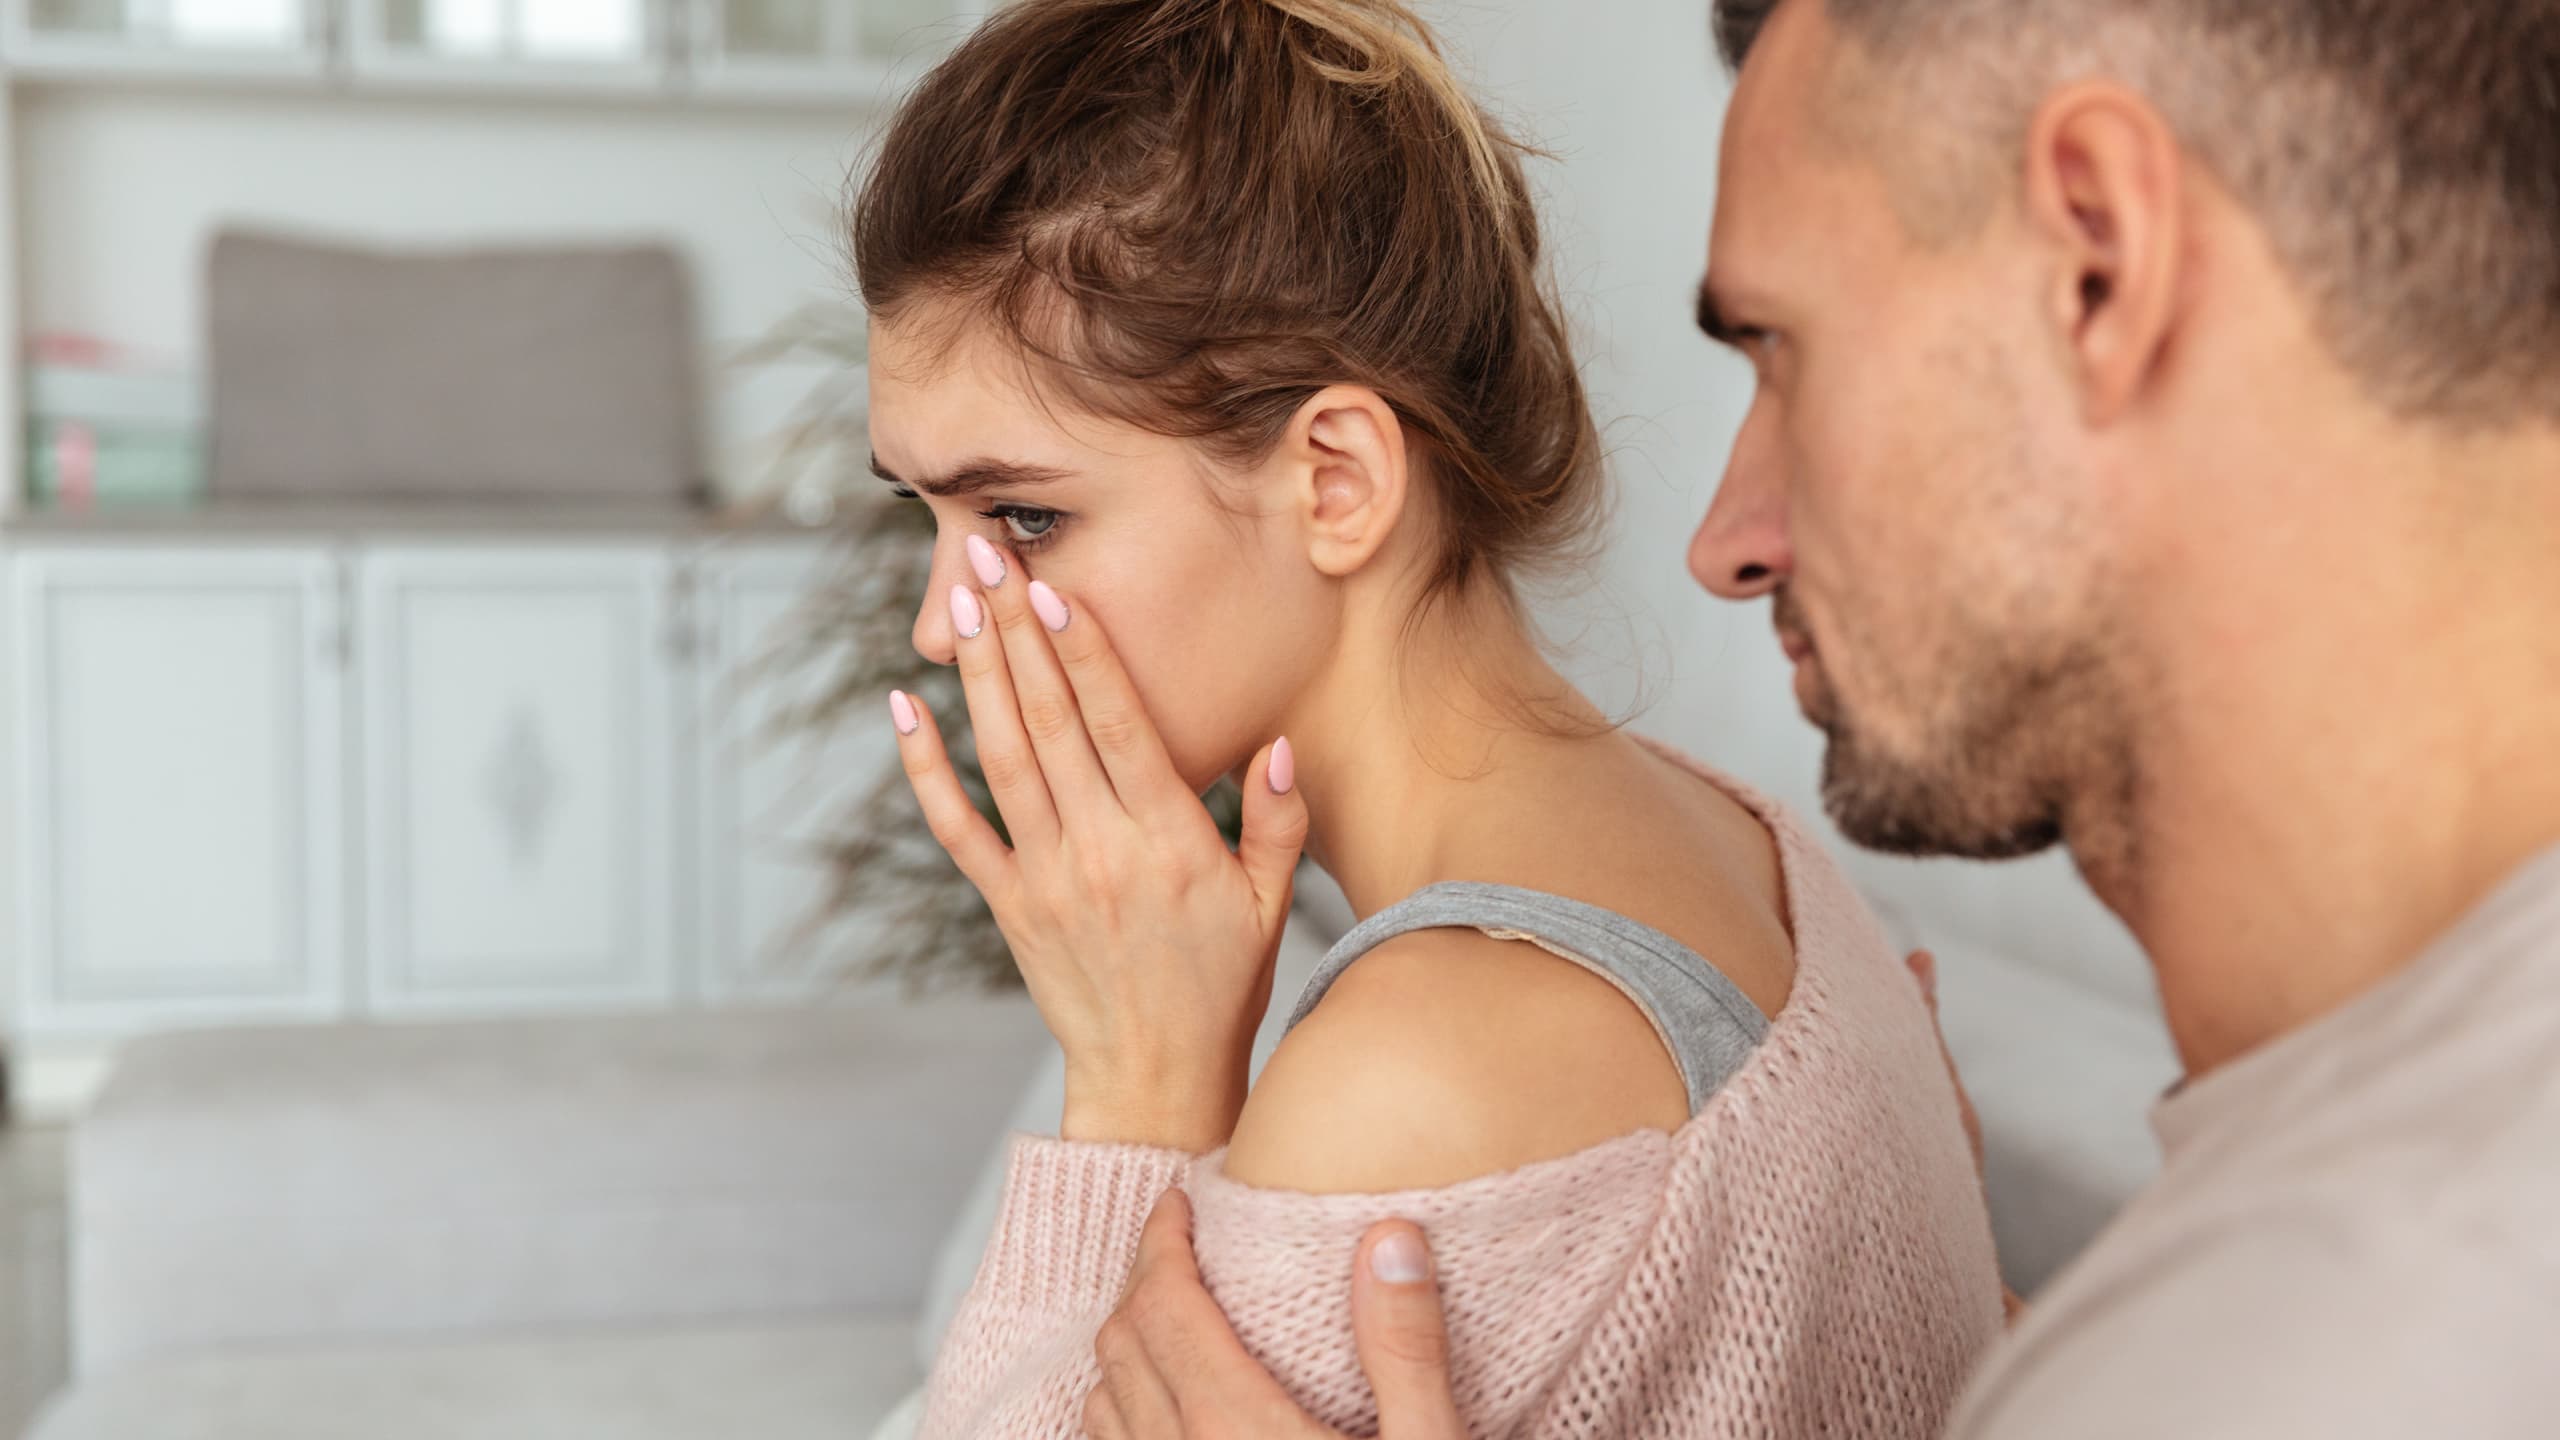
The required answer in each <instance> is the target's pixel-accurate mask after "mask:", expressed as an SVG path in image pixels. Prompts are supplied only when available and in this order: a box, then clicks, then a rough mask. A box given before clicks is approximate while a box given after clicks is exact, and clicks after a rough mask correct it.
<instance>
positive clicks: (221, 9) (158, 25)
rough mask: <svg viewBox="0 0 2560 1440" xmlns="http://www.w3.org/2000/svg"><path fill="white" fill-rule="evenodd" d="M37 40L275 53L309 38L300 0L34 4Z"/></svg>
mask: <svg viewBox="0 0 2560 1440" xmlns="http://www.w3.org/2000/svg"><path fill="white" fill-rule="evenodd" d="M27 18H28V22H29V25H30V28H32V29H33V30H34V31H35V33H37V34H39V35H62V36H81V37H86V38H92V39H115V40H130V41H135V42H138V43H142V44H148V45H154V46H162V45H193V46H204V47H207V48H211V49H241V48H251V49H277V48H281V47H290V46H295V45H300V44H304V43H306V42H307V40H308V39H309V12H308V11H306V10H305V8H304V0H34V4H33V5H32V7H31V8H30V9H29V12H28V16H27Z"/></svg>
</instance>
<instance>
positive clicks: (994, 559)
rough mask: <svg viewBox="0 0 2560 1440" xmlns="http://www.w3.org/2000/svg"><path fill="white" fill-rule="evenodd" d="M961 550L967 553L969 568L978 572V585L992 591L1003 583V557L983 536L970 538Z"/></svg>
mask: <svg viewBox="0 0 2560 1440" xmlns="http://www.w3.org/2000/svg"><path fill="white" fill-rule="evenodd" d="M963 548H965V549H966V550H967V551H968V552H969V568H970V569H972V570H975V571H977V572H978V583H979V584H981V585H984V586H986V587H987V588H988V589H990V590H993V589H994V588H996V587H997V586H999V585H1001V584H1003V583H1004V555H1003V553H1002V552H1000V551H998V550H997V549H996V547H994V546H993V545H990V544H988V543H987V539H986V537H985V536H983V535H972V536H970V537H969V543H968V544H967V545H966V546H964V547H963Z"/></svg>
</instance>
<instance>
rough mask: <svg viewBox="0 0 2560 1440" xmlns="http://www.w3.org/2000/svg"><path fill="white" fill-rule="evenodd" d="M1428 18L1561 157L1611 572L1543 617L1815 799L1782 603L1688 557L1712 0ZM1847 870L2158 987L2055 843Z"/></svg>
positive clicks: (1589, 664)
mask: <svg viewBox="0 0 2560 1440" xmlns="http://www.w3.org/2000/svg"><path fill="white" fill-rule="evenodd" d="M1430 13H1431V14H1432V15H1433V17H1434V18H1435V19H1436V20H1437V21H1438V22H1439V23H1440V24H1441V25H1442V27H1443V28H1444V33H1445V34H1446V36H1447V38H1448V39H1449V40H1450V41H1451V42H1452V45H1453V48H1454V49H1455V50H1456V51H1457V52H1458V53H1459V54H1460V55H1461V57H1462V58H1463V60H1464V61H1465V62H1466V63H1467V64H1468V65H1469V66H1470V67H1471V68H1472V70H1473V71H1474V72H1475V74H1476V75H1477V76H1478V77H1479V79H1480V81H1481V83H1482V85H1483V86H1484V87H1485V90H1486V93H1487V95H1488V97H1489V98H1490V99H1491V100H1492V102H1493V104H1494V105H1495V107H1496V108H1497V109H1498V110H1500V111H1502V112H1504V113H1505V114H1506V115H1507V116H1509V117H1511V118H1513V119H1514V120H1515V121H1516V122H1518V124H1519V127H1520V128H1521V129H1522V130H1523V131H1524V132H1525V138H1528V139H1530V140H1531V141H1532V142H1533V143H1538V144H1541V145H1543V146H1544V147H1546V148H1547V149H1548V150H1550V151H1551V152H1553V153H1554V154H1555V155H1556V156H1557V157H1558V158H1557V160H1556V161H1555V162H1554V163H1545V164H1539V165H1537V166H1536V167H1535V172H1534V173H1535V174H1536V176H1537V178H1538V179H1539V180H1540V182H1541V183H1542V184H1543V185H1544V186H1545V188H1546V190H1547V192H1548V206H1547V219H1548V223H1549V230H1550V234H1551V236H1552V238H1553V240H1554V242H1555V248H1556V252H1557V256H1556V263H1557V268H1558V271H1559V274H1560V275H1561V277H1562V281H1563V288H1564V290H1565V292H1566V295H1567V298H1568V301H1569V303H1571V304H1572V305H1573V306H1574V307H1575V309H1576V311H1577V315H1576V319H1577V321H1578V325H1579V334H1580V338H1581V340H1582V344H1583V356H1584V361H1585V367H1586V375H1587V377H1588V379H1589V381H1590V384H1591V386H1592V389H1593V392H1594V395H1595V399H1596V401H1597V404H1598V407H1599V410H1600V416H1601V423H1602V427H1603V434H1604V437H1605V438H1606V439H1607V440H1608V441H1609V443H1610V447H1611V450H1612V458H1613V470H1614V475H1615V481H1616V484H1617V486H1618V491H1619V495H1620V513H1619V515H1618V518H1617V521H1616V524H1615V526H1614V529H1613V531H1612V535H1611V542H1610V549H1609V552H1608V558H1607V561H1606V563H1605V564H1604V566H1603V567H1602V576H1601V583H1600V585H1599V586H1597V587H1596V588H1594V589H1593V590H1591V591H1589V592H1587V593H1585V594H1582V595H1579V596H1575V597H1569V598H1565V599H1561V600H1559V601H1557V602H1555V603H1553V604H1551V605H1550V606H1549V607H1548V615H1549V618H1550V625H1551V627H1552V628H1553V629H1554V631H1555V633H1556V634H1557V635H1558V636H1559V638H1561V639H1564V640H1566V641H1569V642H1570V641H1574V640H1577V639H1578V640H1580V641H1582V642H1583V645H1582V649H1583V653H1582V655H1581V657H1580V658H1579V660H1578V661H1577V666H1578V669H1579V672H1580V675H1581V678H1583V680H1584V681H1585V683H1586V684H1588V685H1590V686H1591V687H1592V688H1593V689H1594V690H1595V691H1596V692H1597V693H1599V694H1600V695H1602V696H1603V697H1605V698H1607V699H1608V700H1610V701H1611V702H1613V703H1614V704H1616V705H1618V706H1619V707H1620V708H1621V710H1622V711H1624V710H1625V709H1627V708H1630V707H1632V706H1633V705H1634V703H1635V702H1636V701H1637V700H1638V699H1640V698H1649V699H1650V700H1651V703H1650V704H1649V705H1648V706H1646V707H1645V708H1644V709H1643V710H1642V711H1641V720H1640V722H1639V728H1640V729H1643V730H1645V731H1647V732H1648V733H1651V734H1655V735H1658V736H1660V737H1662V738H1663V739H1665V740H1668V741H1671V742H1672V743H1675V744H1678V745H1681V746H1683V747H1685V748H1687V749H1689V750H1691V751H1692V752H1694V753H1696V754H1698V755H1699V756H1701V757H1702V758H1705V759H1707V760H1709V761H1710V762H1712V763H1715V764H1718V765H1720V766H1722V767H1724V768H1725V769H1727V770H1730V771H1732V772H1734V773H1735V774H1737V775H1739V776H1741V777H1742V778H1743V779H1745V780H1747V781H1749V782H1751V783H1752V784H1754V785H1757V786H1759V787H1760V788H1762V789H1764V790H1767V791H1769V792H1771V793H1772V794H1775V795H1777V796H1778V797H1780V798H1781V799H1784V800H1785V801H1787V802H1788V803H1789V804H1790V805H1792V806H1794V807H1795V808H1796V809H1797V810H1798V811H1799V813H1802V814H1806V815H1818V814H1819V808H1820V807H1819V804H1818V777H1819V774H1820V769H1821V754H1822V742H1821V739H1820V737H1819V736H1818V735H1816V734H1815V732H1814V731H1813V730H1812V729H1811V728H1810V727H1809V726H1807V725H1806V724H1805V723H1804V721H1803V719H1802V718H1801V717H1800V716H1799V715H1798V714H1797V711H1796V707H1795V701H1794V699H1793V695H1792V691H1791V688H1790V684H1789V676H1788V670H1787V666H1786V664H1785V661H1784V659H1783V657H1782V656H1781V655H1780V654H1779V651H1778V647H1777V643H1776V641H1775V639H1774V638H1773V636H1772V634H1771V631H1770V628H1769V617H1768V607H1767V606H1766V605H1765V604H1761V605H1752V606H1748V607H1738V606H1732V605H1727V604H1724V603H1722V602H1720V601H1717V600H1714V599H1713V598H1711V597H1709V596H1708V595H1707V594H1706V593H1705V592H1704V591H1703V590H1701V589H1699V588H1698V587H1697V585H1696V584H1695V582H1693V581H1692V580H1691V579H1690V578H1689V575H1688V571H1687V568H1686V560H1685V552H1686V549H1687V546H1688V540H1689V536H1690V533H1691V532H1692V531H1693V530H1695V528H1696V527H1697V523H1698V520H1699V517H1700V516H1701V515H1703V514H1704V513H1705V510H1706V506H1707V502H1708V500H1709V499H1710V497H1712V496H1713V494H1714V493H1715V486H1716V483H1717V480H1718V477H1719V476H1720V474H1721V473H1722V470H1723V465H1724V459H1725V455H1726V453H1727V451H1728V450H1729V449H1730V447H1731V444H1732V440H1733V435H1734V432H1735V430H1736V429H1737V428H1738V427H1739V425H1740V423H1741V419H1742V415H1743V411H1744V409H1745V407H1746V406H1747V405H1748V403H1749V399H1750V373H1749V371H1748V370H1747V369H1746V368H1745V367H1744V366H1743V365H1742V364H1741V363H1740V362H1739V361H1737V360H1734V359H1732V358H1730V357H1728V356H1724V355H1721V354H1718V353H1717V352H1716V351H1715V349H1714V347H1712V346H1710V345H1709V344H1708V343H1707V342H1706V341H1705V340H1704V339H1702V338H1701V337H1700V336H1699V335H1698V333H1697V331H1696V329H1695V327H1694V325H1693V324H1692V321H1691V316H1692V315H1693V314H1694V306H1693V304H1692V301H1693V297H1694V295H1695V293H1696V288H1697V282H1698V279H1699V277H1700V276H1701V275H1702V274H1703V273H1704V269H1705V260H1706V237H1707V233H1708V229H1709V221H1710V218H1711V216H1712V214H1713V210H1714V200H1715V161H1716V149H1717V142H1718V136H1719V132H1720V126H1721V120H1722V113H1723V108H1724V103H1725V99H1726V96H1727V93H1728V87H1727V84H1726V80H1725V76H1724V74H1723V70H1722V68H1721V66H1720V64H1719V63H1718V62H1717V60H1716V58H1715V53H1714V48H1713V45H1712V44H1711V42H1710V39H1709V36H1708V30H1707V19H1708V5H1707V3H1706V0H1609V3H1608V4H1605V5H1600V4H1586V3H1576V0H1541V3H1535V4H1526V5H1523V4H1493V3H1483V0H1473V3H1470V0H1440V3H1438V4H1436V5H1433V6H1431V7H1430ZM1822 829H1823V833H1824V834H1825V837H1826V838H1827V839H1829V840H1830V841H1831V843H1832V847H1833V849H1834V851H1835V853H1842V854H1848V853H1850V851H1849V847H1848V846H1847V845H1846V844H1845V842H1842V841H1840V840H1839V838H1838V836H1837V835H1836V833H1833V832H1832V831H1831V830H1830V829H1829V826H1828V825H1827V824H1825V825H1824V826H1823V827H1822ZM1852 865H1853V868H1854V869H1855V871H1856V873H1857V874H1858V877H1859V879H1860V880H1861V882H1863V883H1864V884H1865V885H1866V886H1867V888H1868V890H1869V893H1870V894H1872V895H1874V896H1875V897H1876V898H1877V900H1878V904H1879V909H1880V910H1881V911H1882V912H1883V913H1884V915H1885V918H1886V920H1887V923H1888V924H1889V925H1890V926H1891V927H1892V928H1893V929H1894V930H1895V931H1896V932H1897V934H1898V935H1900V936H1901V937H1902V938H1904V939H1907V940H1909V941H1911V942H1913V943H1921V942H1937V943H1951V942H1955V941H1960V940H1961V941H1971V942H1973V943H1976V944H1981V945H1988V946H1993V947H1996V948H1998V949H2001V950H2003V951H2005V952H2007V953H2009V954H2012V955H2014V956H2018V957H2020V958H2024V959H2029V960H2033V961H2037V962H2039V963H2048V964H2050V965H2051V966H2052V967H2053V968H2055V969H2056V970H2058V971H2060V972H2062V973H2065V974H2067V975H2069V976H2071V977H2072V978H2074V979H2076V980H2080V981H2083V982H2086V983H2088V984H2092V985H2095V986H2099V987H2102V988H2104V989H2107V990H2109V991H2111V992H2114V993H2116V994H2119V995H2121V996H2124V997H2126V998H2128V999H2131V1000H2134V1001H2136V1002H2138V1003H2141V1004H2145V1005H2148V1004H2150V1003H2152V991H2151V982H2150V977H2149V972H2148V970H2147V968H2146V967H2145V966H2144V965H2143V963H2142V960H2141V958H2140V954H2139V952H2138V951H2137V950H2136V949H2135V947H2134V945H2133V942H2132V940H2131V938H2130V937H2129V936H2127V935H2126V934H2125V933H2124V931H2123V929H2122V928H2121V927H2120V926H2118V925H2117V924H2116V923H2115V921H2114V919H2113V917H2111V916H2109V915H2108V914H2107V913H2106V912H2105V910H2104V909H2103V908H2101V907H2100V906H2099V905H2098V904H2097V903H2096V902H2095V901H2094V900H2093V899H2091V898H2090V896H2089V894H2088V892H2087V891H2086V890H2085V889H2084V888H2083V887H2082V886H2081V885H2080V883H2079V881H2078V878H2077V876H2076V875H2075V874H2074V873H2073V872H2072V870H2071V868H2070V866H2069V864H2068V863H2067V862H2066V861H2065V860H2063V859H2062V857H2060V856H2059V855H2054V856H2047V857H2045V858H2043V859H2040V860H2037V861H2034V862H2031V863H2028V864H2024V865H2012V866H2004V867H1989V866H1979V865H1963V864H1954V863H1946V862H1939V863H1932V864H1927V865H1917V864H1910V863H1906V862H1898V861H1891V860H1886V859H1883V858H1880V857H1876V856H1871V855H1863V854H1860V855H1855V856H1853V859H1852Z"/></svg>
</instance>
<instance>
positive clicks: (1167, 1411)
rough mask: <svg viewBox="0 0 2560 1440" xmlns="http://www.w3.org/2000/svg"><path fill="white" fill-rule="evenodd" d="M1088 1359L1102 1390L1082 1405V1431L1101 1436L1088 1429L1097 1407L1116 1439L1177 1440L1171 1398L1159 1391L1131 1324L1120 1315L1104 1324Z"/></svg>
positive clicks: (1177, 1418) (1159, 1380)
mask: <svg viewBox="0 0 2560 1440" xmlns="http://www.w3.org/2000/svg"><path fill="white" fill-rule="evenodd" d="M1093 1358H1094V1363H1095V1364H1097V1365H1098V1366H1100V1367H1101V1370H1102V1384H1101V1385H1099V1386H1097V1387H1095V1389H1094V1392H1093V1399H1092V1400H1089V1401H1087V1402H1086V1404H1085V1428H1086V1429H1087V1430H1089V1431H1092V1432H1093V1433H1094V1434H1095V1435H1098V1436H1099V1435H1103V1434H1104V1433H1105V1431H1104V1430H1103V1429H1102V1428H1101V1427H1099V1426H1097V1425H1096V1424H1095V1423H1094V1417H1095V1415H1096V1413H1097V1406H1098V1407H1099V1409H1100V1411H1101V1412H1102V1413H1104V1414H1105V1415H1106V1416H1107V1418H1108V1420H1109V1422H1110V1424H1112V1425H1113V1426H1116V1427H1118V1428H1117V1431H1116V1433H1117V1434H1119V1435H1125V1436H1128V1437H1130V1440H1179V1437H1180V1436H1181V1434H1182V1411H1181V1408H1180V1407H1179V1406H1177V1405H1175V1404H1174V1403H1173V1392H1172V1391H1171V1390H1169V1389H1167V1388H1166V1387H1165V1382H1164V1377H1163V1376H1162V1375H1160V1374H1158V1373H1157V1371H1156V1366H1155V1360H1154V1358H1153V1357H1151V1356H1149V1355H1148V1354H1147V1347H1146V1344H1145V1342H1144V1341H1142V1340H1140V1339H1139V1338H1138V1327H1137V1323H1136V1322H1135V1321H1133V1320H1131V1319H1130V1318H1129V1317H1127V1316H1126V1315H1114V1316H1112V1317H1111V1318H1110V1319H1108V1320H1106V1321H1104V1322H1103V1324H1102V1330H1101V1332H1100V1333H1099V1334H1097V1335H1095V1336H1094V1340H1093Z"/></svg>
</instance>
